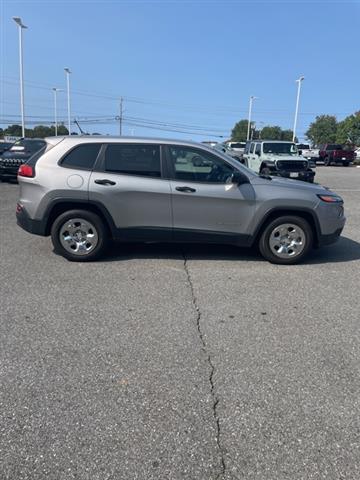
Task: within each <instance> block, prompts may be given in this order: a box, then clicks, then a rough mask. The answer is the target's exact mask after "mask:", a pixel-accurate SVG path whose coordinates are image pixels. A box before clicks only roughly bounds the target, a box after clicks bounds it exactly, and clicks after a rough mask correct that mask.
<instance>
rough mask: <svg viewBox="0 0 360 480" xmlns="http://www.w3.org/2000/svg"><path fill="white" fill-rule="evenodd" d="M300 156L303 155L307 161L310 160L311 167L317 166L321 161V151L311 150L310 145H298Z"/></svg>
mask: <svg viewBox="0 0 360 480" xmlns="http://www.w3.org/2000/svg"><path fill="white" fill-rule="evenodd" d="M296 146H297V148H298V151H299V154H300V155H302V156H303V157H304V158H306V160H309V162H310V167H312V168H313V167H315V166H316V161H317V160H319V149H318V148H310V145H309V144H308V143H297V144H296Z"/></svg>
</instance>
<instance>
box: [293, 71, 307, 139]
mask: <svg viewBox="0 0 360 480" xmlns="http://www.w3.org/2000/svg"><path fill="white" fill-rule="evenodd" d="M304 79H305V77H304V76H301V77H300V78H298V79H297V80H296V81H297V83H298V89H297V96H296V108H295V118H294V128H293V142H295V138H296V127H297V121H298V113H299V101H300V91H301V82H302V81H303V80H304Z"/></svg>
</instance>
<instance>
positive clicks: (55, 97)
mask: <svg viewBox="0 0 360 480" xmlns="http://www.w3.org/2000/svg"><path fill="white" fill-rule="evenodd" d="M52 91H53V92H54V123H55V137H57V133H58V122H57V92H61V89H60V88H56V87H53V89H52Z"/></svg>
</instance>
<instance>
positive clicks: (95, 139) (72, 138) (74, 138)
mask: <svg viewBox="0 0 360 480" xmlns="http://www.w3.org/2000/svg"><path fill="white" fill-rule="evenodd" d="M44 140H45V141H46V142H48V143H50V144H56V143H59V142H60V141H65V142H66V143H69V144H71V145H80V144H82V143H99V142H101V143H102V142H104V143H151V144H166V145H172V144H176V145H183V146H194V147H201V148H204V149H208V150H209V151H210V152H212V151H213V149H212V148H211V147H208V146H207V145H206V144H205V143H200V142H195V141H192V140H178V139H169V138H153V137H133V136H131V137H119V136H110V135H66V136H58V137H46V138H45V139H44Z"/></svg>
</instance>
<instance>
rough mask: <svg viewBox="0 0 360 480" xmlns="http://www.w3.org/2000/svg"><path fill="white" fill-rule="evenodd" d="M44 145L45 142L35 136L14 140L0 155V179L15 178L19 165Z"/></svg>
mask: <svg viewBox="0 0 360 480" xmlns="http://www.w3.org/2000/svg"><path fill="white" fill-rule="evenodd" d="M45 146H46V142H45V141H44V140H42V139H37V138H36V139H35V138H22V139H21V140H18V141H17V142H15V143H14V144H13V145H12V146H11V147H10V149H9V150H7V151H6V152H4V153H3V154H2V155H1V156H0V180H1V181H5V180H16V179H17V172H18V170H19V167H20V165H22V164H23V163H26V162H27V161H28V160H29V158H30V157H32V156H33V155H34V154H35V153H37V152H38V151H39V150H41V149H43V148H45Z"/></svg>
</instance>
